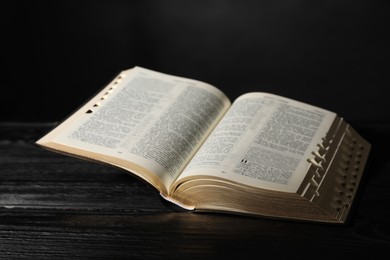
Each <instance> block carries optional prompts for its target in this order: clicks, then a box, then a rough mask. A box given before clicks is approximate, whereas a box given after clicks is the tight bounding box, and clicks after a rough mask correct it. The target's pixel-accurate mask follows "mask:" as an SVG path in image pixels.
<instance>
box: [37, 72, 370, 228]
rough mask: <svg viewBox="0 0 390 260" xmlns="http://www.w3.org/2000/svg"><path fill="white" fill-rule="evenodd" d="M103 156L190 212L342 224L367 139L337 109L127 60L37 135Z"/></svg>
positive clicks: (78, 152)
mask: <svg viewBox="0 0 390 260" xmlns="http://www.w3.org/2000/svg"><path fill="white" fill-rule="evenodd" d="M36 144H38V145H39V146H41V147H43V148H45V149H49V150H51V151H55V152H58V153H63V154H67V155H70V156H74V157H78V158H81V159H86V160H92V161H96V162H99V163H107V164H110V165H113V166H116V167H119V168H122V169H125V170H126V171H128V172H129V173H130V174H134V175H136V176H138V177H139V178H141V179H143V180H145V181H146V182H148V183H150V184H151V185H152V186H153V187H155V188H156V190H157V191H158V192H159V193H160V194H161V196H162V197H163V198H165V199H166V200H167V201H170V202H172V203H175V204H177V205H179V206H180V207H182V208H185V209H188V210H193V211H195V212H196V211H200V212H203V211H213V212H226V213H235V214H247V215H253V216H261V217H270V218H282V219H292V220H303V221H314V222H327V223H345V221H346V220H347V217H348V213H349V212H350V209H351V205H352V202H353V200H354V198H355V195H356V191H357V189H358V187H359V183H360V180H361V177H362V174H363V172H364V168H365V164H366V162H367V159H368V155H369V152H370V148H371V147H370V144H369V143H368V142H367V141H366V140H365V139H364V138H362V137H361V136H360V135H359V134H358V133H357V132H356V131H355V130H354V129H353V128H352V127H351V126H350V125H349V124H348V123H347V122H345V120H343V118H342V117H340V116H339V115H337V114H336V113H334V112H332V111H328V110H325V109H322V108H319V107H316V106H313V105H310V104H306V103H303V102H300V101H297V100H292V99H289V98H286V97H282V96H278V95H274V94H271V93H264V92H252V93H243V94H242V95H241V96H239V97H238V98H237V99H236V100H234V101H233V102H232V101H230V100H229V99H228V97H227V96H226V95H225V94H224V93H223V92H222V91H221V90H219V89H218V88H216V87H215V86H212V85H210V84H207V83H205V82H201V81H197V80H193V79H188V78H183V77H177V76H173V75H167V74H164V73H160V72H156V71H152V70H149V69H145V68H141V67H134V68H131V69H128V70H124V71H122V72H121V73H119V74H118V75H117V76H116V77H115V78H114V79H113V80H112V81H111V82H110V83H109V84H108V85H107V86H105V87H104V88H103V89H102V90H101V91H99V92H98V93H97V94H96V95H95V96H93V97H92V98H91V99H90V100H88V101H87V102H86V103H85V104H83V105H82V106H81V107H80V108H79V109H77V110H76V111H75V112H74V113H72V114H71V115H70V116H69V117H68V118H66V119H65V120H63V121H62V122H61V123H60V124H58V126H56V127H55V128H54V129H52V130H51V131H50V132H49V133H47V134H46V135H45V136H43V137H42V138H40V139H39V140H37V142H36Z"/></svg>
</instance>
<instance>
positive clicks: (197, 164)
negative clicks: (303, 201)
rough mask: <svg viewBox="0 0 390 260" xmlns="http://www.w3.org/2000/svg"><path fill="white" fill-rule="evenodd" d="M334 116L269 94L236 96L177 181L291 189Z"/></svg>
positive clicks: (282, 189)
mask: <svg viewBox="0 0 390 260" xmlns="http://www.w3.org/2000/svg"><path fill="white" fill-rule="evenodd" d="M335 116H336V114H335V113H333V112H330V111H327V110H324V109H321V108H318V107H315V106H311V105H308V104H305V103H302V102H298V101H295V100H291V99H288V98H284V97H280V96H277V95H273V94H268V93H249V94H245V95H242V96H241V97H239V98H238V99H237V100H236V101H235V102H234V103H233V104H232V106H231V108H230V109H229V110H228V112H227V113H226V115H225V117H224V118H223V119H222V120H221V122H220V123H219V125H218V126H217V127H216V128H215V129H214V131H213V132H212V133H211V135H210V137H209V138H208V140H207V141H206V142H205V143H204V145H203V146H202V147H201V148H200V150H199V151H198V153H197V154H196V156H195V157H194V158H193V160H192V161H191V162H190V163H189V165H188V166H187V168H186V169H185V171H184V172H183V174H182V175H181V176H180V177H179V179H178V182H177V183H179V182H180V181H181V180H183V179H185V178H187V177H189V176H194V175H200V176H202V175H209V176H215V177H220V178H226V179H229V180H232V181H235V182H239V183H243V184H246V185H249V186H255V187H261V188H265V189H272V190H280V191H286V192H295V191H296V190H297V189H298V187H299V185H300V184H301V182H302V180H303V178H304V177H305V175H306V173H307V170H308V168H309V166H310V164H309V163H308V162H307V159H308V158H310V157H312V155H311V152H312V151H317V150H318V147H317V144H318V143H321V141H322V138H323V137H325V135H326V132H327V131H328V130H329V128H330V126H331V124H332V122H333V120H334V118H335Z"/></svg>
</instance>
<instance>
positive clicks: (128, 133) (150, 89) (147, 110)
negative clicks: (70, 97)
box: [37, 67, 230, 187]
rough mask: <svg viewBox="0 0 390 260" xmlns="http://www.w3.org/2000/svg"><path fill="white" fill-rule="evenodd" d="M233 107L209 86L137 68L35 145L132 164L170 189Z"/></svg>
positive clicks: (123, 74) (117, 80)
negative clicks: (66, 148)
mask: <svg viewBox="0 0 390 260" xmlns="http://www.w3.org/2000/svg"><path fill="white" fill-rule="evenodd" d="M229 106H230V101H229V100H228V98H227V97H226V96H225V95H224V94H223V93H222V92H221V91H220V90H218V89H217V88H215V87H213V86H211V85H209V84H206V83H203V82H200V81H195V80H191V79H186V78H182V77H176V76H170V75H166V74H162V73H159V72H155V71H151V70H148V69H144V68H141V67H135V68H133V69H130V70H126V71H123V72H122V73H121V74H120V75H119V76H118V77H117V78H116V79H115V80H113V82H111V83H110V84H109V85H108V86H107V87H106V88H105V89H103V90H102V91H101V92H100V93H99V94H98V95H97V96H96V97H94V98H93V99H92V100H90V101H89V102H88V103H86V104H85V105H84V106H83V107H82V108H80V109H79V110H78V112H77V113H76V114H73V115H72V116H71V117H70V118H68V119H67V120H66V121H64V122H63V123H62V124H61V125H60V126H59V127H57V129H55V130H54V131H52V132H51V133H49V134H48V135H47V136H45V137H43V138H42V139H41V140H39V141H38V142H37V143H38V144H45V143H47V142H54V143H57V144H60V145H66V146H70V147H74V148H77V149H81V150H83V151H88V152H92V153H95V154H96V153H98V154H99V155H102V156H99V160H101V159H102V158H104V156H110V157H112V158H118V159H119V160H115V162H120V161H121V160H124V161H129V162H132V163H134V164H137V165H138V166H141V167H143V168H145V169H147V170H148V171H150V172H152V173H153V174H155V175H156V177H158V178H159V179H161V181H162V182H163V184H164V185H165V187H169V186H170V185H171V183H172V182H173V181H174V180H175V179H176V178H177V176H178V174H179V173H180V172H181V171H182V169H183V168H184V166H185V165H186V164H187V163H188V161H189V159H190V158H191V157H192V156H193V154H194V153H195V151H196V150H197V149H198V148H199V146H200V145H201V143H202V142H203V141H204V140H205V138H206V137H207V135H208V134H209V133H210V131H211V129H212V128H214V126H215V125H216V123H217V122H218V121H219V120H220V118H221V117H222V116H223V114H224V113H225V112H226V110H227V108H228V107H229ZM86 154H88V153H85V154H83V155H84V156H85V155H86ZM89 156H91V155H89ZM92 159H93V158H92ZM109 161H110V160H109ZM111 161H112V160H111ZM137 168H138V167H137ZM130 170H135V169H130Z"/></svg>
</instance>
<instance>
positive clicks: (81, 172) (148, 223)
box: [0, 123, 390, 259]
mask: <svg viewBox="0 0 390 260" xmlns="http://www.w3.org/2000/svg"><path fill="white" fill-rule="evenodd" d="M53 126H54V125H53V124H20V123H19V124H18V123H2V124H0V259H107V258H110V259H186V258H190V259H204V258H210V259H216V258H218V257H224V256H226V257H228V258H229V259H232V258H240V259H246V258H251V259H252V258H253V259H270V258H272V259H281V258H283V259H285V258H290V259H291V258H293V259H304V258H319V259H325V258H327V259H329V258H330V257H331V258H335V259H338V258H341V257H355V256H356V257H357V256H360V257H370V258H372V257H375V258H384V257H386V256H387V257H388V256H389V255H390V208H389V205H390V162H389V159H388V158H387V157H388V152H386V151H387V149H388V147H389V145H390V134H389V133H390V131H389V129H390V125H389V124H384V125H381V124H368V125H362V126H360V128H359V129H358V131H360V132H361V133H362V134H363V135H364V136H365V137H366V138H367V139H368V140H369V141H370V142H371V143H372V144H373V150H372V155H371V157H370V161H369V164H368V166H367V169H366V173H365V174H366V175H365V178H364V179H363V182H362V186H361V187H360V189H359V196H358V198H357V201H356V203H355V205H354V208H353V211H352V214H351V217H350V220H349V222H348V223H347V224H346V225H343V226H339V225H327V224H313V223H304V222H294V221H285V220H273V219H263V218H252V217H243V216H235V215H225V214H205V213H203V214H200V213H196V214H195V213H189V212H183V211H177V210H175V209H173V208H171V207H169V205H167V203H166V202H164V201H163V200H162V199H161V198H160V197H159V195H158V193H157V192H156V191H155V190H154V189H153V188H152V187H150V186H149V185H147V184H146V183H144V182H142V181H140V180H139V179H136V178H134V177H133V176H131V175H128V174H126V173H125V172H124V171H123V170H120V169H116V168H113V167H110V166H106V165H100V164H96V163H90V162H86V161H82V160H79V159H75V158H70V157H66V156H62V155H59V154H55V153H52V152H48V151H45V150H43V149H42V148H40V147H37V146H36V145H35V144H34V141H35V140H36V139H37V138H39V137H40V136H41V135H43V134H44V133H45V132H47V131H48V130H50V129H51V127H53Z"/></svg>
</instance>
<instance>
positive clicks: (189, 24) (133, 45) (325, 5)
mask: <svg viewBox="0 0 390 260" xmlns="http://www.w3.org/2000/svg"><path fill="white" fill-rule="evenodd" d="M389 11H390V8H389V4H388V1H375V0H366V1H362V0H358V1H346V0H328V1H300V0H296V1H290V0H283V1H247V0H245V1H222V0H220V1H199V0H197V1H195V0H194V1H181V0H174V1H172V0H165V1H145V0H144V1H1V4H0V12H1V13H0V19H1V20H0V21H1V46H0V47H1V48H0V50H1V57H0V62H1V66H2V67H1V74H0V75H1V90H2V95H1V102H0V103H1V107H0V109H1V110H0V111H1V112H0V113H1V116H0V120H2V121H16V122H19V121H27V122H35V121H42V122H56V121H60V120H62V119H63V118H64V117H66V116H67V115H68V114H70V113H71V112H72V111H74V110H75V109H76V108H77V107H78V106H79V105H81V104H82V103H83V102H85V101H86V100H87V99H88V98H90V97H91V96H92V95H93V94H94V93H96V92H97V91H98V90H99V89H100V88H102V87H103V86H104V85H105V84H106V83H108V82H109V81H110V80H111V79H112V78H113V77H114V76H115V75H116V74H117V73H119V71H121V70H123V69H128V68H131V67H133V66H135V65H138V66H143V67H146V68H149V69H153V70H158V71H161V72H165V73H169V74H173V75H178V76H184V77H189V78H194V79H198V80H202V81H206V82H208V83H211V84H213V85H215V86H217V87H218V88H220V89H221V90H223V91H224V92H225V93H226V94H227V95H228V96H229V97H230V98H231V99H232V100H233V99H234V98H236V97H237V96H238V95H239V94H242V93H244V92H248V91H266V92H272V93H275V94H280V95H284V96H287V97H290V98H294V99H297V100H300V101H304V102H307V103H311V104H314V105H318V106H320V107H323V108H326V109H329V110H332V111H334V112H337V113H338V114H340V115H342V116H344V117H345V118H346V119H347V120H348V121H350V122H351V123H354V122H359V123H362V122H363V123H364V122H383V121H387V122H388V121H389V119H390V114H389V111H390V99H389V97H388V95H387V92H388V91H387V89H388V88H389V82H390V81H389V75H388V74H389V61H390V52H389V41H388V40H387V39H386V38H387V36H388V34H389V26H388V25H389Z"/></svg>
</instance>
